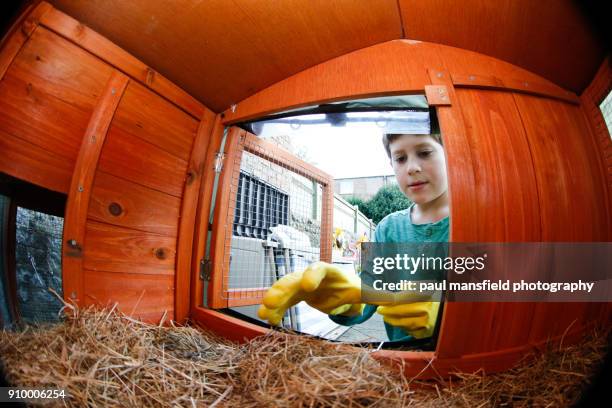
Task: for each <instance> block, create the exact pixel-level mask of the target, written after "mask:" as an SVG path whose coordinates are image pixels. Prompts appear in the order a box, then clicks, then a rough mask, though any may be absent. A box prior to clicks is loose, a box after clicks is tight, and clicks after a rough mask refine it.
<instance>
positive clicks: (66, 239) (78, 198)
mask: <svg viewBox="0 0 612 408" xmlns="http://www.w3.org/2000/svg"><path fill="white" fill-rule="evenodd" d="M127 83H128V78H127V77H126V76H125V75H123V74H121V73H119V72H114V73H113V74H112V75H111V77H110V78H109V80H108V82H107V83H106V88H105V90H104V92H103V94H102V95H101V97H100V101H99V103H98V106H96V108H95V109H94V112H93V114H92V115H91V119H90V120H89V124H88V126H87V130H86V132H85V134H84V136H83V142H82V144H81V149H80V151H79V155H78V157H77V161H76V165H75V169H74V173H73V175H72V180H71V182H70V190H69V192H68V201H67V202H66V215H65V221H64V231H63V245H62V250H63V256H62V285H63V291H64V297H65V298H66V299H67V300H72V301H75V302H77V303H78V304H82V301H83V280H82V279H83V278H82V274H83V270H82V268H83V248H84V247H85V244H84V242H85V222H86V219H87V211H88V206H89V198H90V197H91V190H92V188H91V187H92V183H93V178H94V172H95V171H96V166H97V164H98V158H99V157H100V152H101V150H102V146H103V145H104V140H105V138H106V133H107V131H108V127H109V125H110V122H111V119H112V118H113V115H114V114H115V109H117V105H118V104H119V101H120V100H121V97H122V96H123V92H124V91H125V87H126V86H127Z"/></svg>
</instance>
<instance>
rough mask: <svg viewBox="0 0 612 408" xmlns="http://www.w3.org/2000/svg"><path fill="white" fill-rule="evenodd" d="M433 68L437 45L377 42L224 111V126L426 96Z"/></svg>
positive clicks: (437, 64) (437, 60) (436, 61)
mask: <svg viewBox="0 0 612 408" xmlns="http://www.w3.org/2000/svg"><path fill="white" fill-rule="evenodd" d="M415 61H418V62H415ZM429 67H434V68H441V67H442V61H441V60H440V58H439V56H438V49H437V48H436V47H435V46H432V44H427V43H421V42H418V41H408V40H395V41H389V42H386V43H382V44H377V45H374V46H371V47H367V48H363V49H360V50H357V51H354V52H352V53H349V54H346V55H343V56H340V57H337V58H334V59H332V60H329V61H326V62H324V63H322V64H319V65H316V66H314V67H311V68H308V69H306V70H304V71H302V72H300V73H298V74H295V75H293V76H291V77H289V78H286V79H283V80H282V81H279V82H277V83H275V84H274V85H272V86H270V87H268V88H266V89H263V90H261V91H259V92H257V93H255V94H253V95H251V96H249V97H248V98H246V99H244V100H242V101H240V102H238V103H237V105H236V108H235V110H234V111H232V109H228V110H226V111H225V112H224V114H225V120H224V123H235V122H237V121H242V120H247V119H252V118H256V117H259V116H263V115H265V114H268V113H272V112H278V111H283V110H286V109H289V108H294V107H299V106H308V105H311V104H317V103H320V102H328V101H335V100H336V101H337V100H344V99H356V98H360V97H366V96H379V95H383V94H387V95H388V94H398V93H399V94H411V93H421V94H422V93H424V91H423V90H424V88H425V85H429V84H430V81H429V76H428V74H427V68H429Z"/></svg>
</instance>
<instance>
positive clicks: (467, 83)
mask: <svg viewBox="0 0 612 408" xmlns="http://www.w3.org/2000/svg"><path fill="white" fill-rule="evenodd" d="M451 79H452V81H453V85H454V86H455V87H456V88H459V87H469V88H485V89H486V88H493V89H498V88H503V86H504V84H503V82H502V81H501V80H500V79H499V78H497V77H496V76H494V75H471V74H460V73H453V72H451Z"/></svg>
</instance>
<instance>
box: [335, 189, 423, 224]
mask: <svg viewBox="0 0 612 408" xmlns="http://www.w3.org/2000/svg"><path fill="white" fill-rule="evenodd" d="M346 201H348V202H349V203H351V204H352V205H358V206H359V211H361V212H362V213H363V214H364V215H365V216H366V217H368V218H370V219H371V220H372V221H374V222H375V223H376V224H378V223H379V222H380V220H382V219H383V218H385V217H386V216H387V215H389V214H391V213H392V212H395V211H399V210H405V209H406V208H408V206H409V205H410V204H411V202H410V200H408V198H406V196H405V195H404V193H402V191H401V190H400V188H399V186H398V185H397V184H393V185H390V186H385V187H383V188H381V189H380V190H378V192H377V193H376V195H375V196H374V197H372V199H370V200H368V201H364V200H362V199H360V198H357V197H351V198H348V199H347V200H346Z"/></svg>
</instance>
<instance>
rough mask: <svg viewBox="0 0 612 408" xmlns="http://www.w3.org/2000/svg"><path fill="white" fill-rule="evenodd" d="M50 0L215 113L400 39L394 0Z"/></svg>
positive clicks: (399, 25)
mask: <svg viewBox="0 0 612 408" xmlns="http://www.w3.org/2000/svg"><path fill="white" fill-rule="evenodd" d="M53 4H55V5H56V6H57V8H59V9H61V10H63V11H65V12H66V13H68V14H70V15H72V16H74V17H75V18H77V19H78V20H80V21H82V22H83V23H84V24H86V25H88V26H90V27H92V28H93V29H94V30H96V31H97V32H99V33H101V34H102V35H104V36H106V37H107V38H109V39H110V40H111V41H113V42H114V43H116V44H118V45H119V46H121V47H122V48H124V49H126V50H128V51H129V52H130V53H132V54H133V55H135V56H136V57H137V58H139V59H140V60H142V61H144V62H145V63H147V64H149V65H150V66H151V67H153V68H155V69H156V70H157V71H159V72H161V73H162V74H163V75H165V76H167V77H168V78H170V79H171V80H172V81H173V82H174V83H176V84H179V85H180V86H182V87H183V88H184V89H186V90H188V91H189V93H190V94H191V95H193V96H195V97H196V98H198V99H199V100H200V101H202V102H203V103H204V104H205V105H206V106H208V107H210V108H212V109H213V110H214V111H215V112H221V111H223V110H224V109H227V108H228V106H229V105H230V104H231V103H234V102H237V101H240V100H242V99H244V98H245V97H247V96H248V95H250V94H252V93H253V92H255V91H258V90H260V89H263V88H265V87H267V86H269V85H271V84H273V83H275V82H277V81H279V80H281V79H283V78H286V77H288V76H290V75H293V74H295V73H297V72H300V71H302V70H304V69H305V68H308V67H310V66H312V65H314V64H317V63H320V62H323V61H327V60H329V59H331V58H334V57H336V56H338V55H342V54H345V53H348V52H351V51H353V50H356V49H359V48H363V47H367V46H370V45H372V44H377V43H379V42H382V41H387V40H391V39H395V38H400V37H401V24H400V20H399V11H398V8H397V3H396V0H374V1H369V2H355V1H352V0H334V1H333V2H331V3H330V2H327V1H321V0H316V1H301V0H284V1H281V2H252V1H243V0H230V1H225V0H215V1H207V2H198V1H194V0H177V1H175V2H174V4H173V10H174V12H172V13H169V12H168V9H167V7H166V6H165V5H164V4H163V3H157V2H146V1H132V2H124V1H116V0H110V1H108V0H107V1H94V2H92V3H91V4H88V3H80V2H74V1H72V0H67V1H63V0H58V1H54V2H53ZM109 21H112V22H113V24H108V22H109ZM228 27H232V29H231V30H228ZM145 44H146V46H145ZM198 117H201V115H198Z"/></svg>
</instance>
